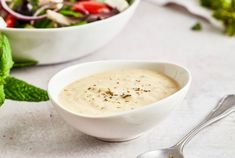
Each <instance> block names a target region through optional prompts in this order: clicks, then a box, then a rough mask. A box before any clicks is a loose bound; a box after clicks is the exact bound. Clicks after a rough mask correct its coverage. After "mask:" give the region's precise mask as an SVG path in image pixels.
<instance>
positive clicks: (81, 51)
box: [0, 0, 140, 64]
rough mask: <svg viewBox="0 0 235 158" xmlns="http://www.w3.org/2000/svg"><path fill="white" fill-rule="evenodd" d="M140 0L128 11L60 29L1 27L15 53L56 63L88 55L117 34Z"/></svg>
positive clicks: (20, 57) (44, 61) (44, 62)
mask: <svg viewBox="0 0 235 158" xmlns="http://www.w3.org/2000/svg"><path fill="white" fill-rule="evenodd" d="M139 1H140V0H134V1H133V3H132V4H131V6H130V7H129V8H128V9H127V10H125V11H124V12H122V13H120V14H118V15H115V16H113V17H110V18H108V19H105V20H101V21H97V22H93V23H89V24H86V25H81V26H73V27H64V28H57V29H17V28H10V29H9V28H5V29H0V31H1V32H3V33H5V34H6V35H7V36H8V37H9V39H10V42H11V46H12V50H13V56H14V57H15V58H18V59H33V60H37V61H38V62H39V64H52V63H60V62H65V61H69V60H73V59H76V58H79V57H82V56H84V55H87V54H89V53H91V52H94V51H95V50H97V49H99V48H101V47H102V46H104V45H105V44H107V43H108V42H109V41H110V40H111V39H112V38H113V37H114V36H116V35H117V34H118V33H119V32H120V31H121V30H122V28H123V27H124V25H125V24H126V23H127V22H128V20H129V19H130V17H131V16H132V14H133V13H134V11H135V9H136V7H137V5H138V3H139Z"/></svg>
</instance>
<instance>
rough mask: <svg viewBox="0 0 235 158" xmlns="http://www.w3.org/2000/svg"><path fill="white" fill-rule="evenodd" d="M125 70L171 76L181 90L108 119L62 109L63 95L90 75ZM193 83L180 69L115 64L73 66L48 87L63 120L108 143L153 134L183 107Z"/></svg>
mask: <svg viewBox="0 0 235 158" xmlns="http://www.w3.org/2000/svg"><path fill="white" fill-rule="evenodd" d="M123 68H147V69H152V70H156V71H158V72H161V73H163V74H166V75H168V76H169V77H171V78H173V79H174V80H176V81H177V82H178V84H179V85H180V87H181V88H180V90H179V91H177V92H176V93H174V94H173V95H171V96H169V97H167V98H165V99H162V100H160V101H158V102H156V103H154V104H151V105H146V106H144V107H142V108H139V109H136V110H132V111H126V112H121V113H117V114H113V115H108V116H107V115H106V116H88V115H84V114H79V113H75V112H73V111H70V110H68V109H66V108H64V107H63V105H61V103H60V102H59V98H58V96H59V93H60V92H61V90H62V89H63V88H64V87H65V86H67V85H68V84H70V83H71V82H74V81H76V80H78V79H81V78H83V77H87V76H89V75H92V74H95V73H99V72H104V71H109V70H113V69H123ZM190 83H191V74H190V72H189V71H188V70H187V69H186V68H184V67H182V66H179V65H176V64H171V63H163V62H155V61H136V60H134V61H133V60H129V61H128V60H116V61H115V60H111V61H97V62H89V63H83V64H78V65H74V66H71V67H69V68H66V69H64V70H62V71H60V72H58V73H57V74H55V75H54V76H53V77H52V79H51V80H50V81H49V84H48V93H49V97H50V100H51V102H52V104H53V105H54V107H55V109H56V110H57V112H58V113H59V114H60V115H61V116H62V118H63V119H64V120H65V121H66V122H67V123H69V124H70V125H72V126H73V127H75V128H76V129H78V130H80V131H82V132H83V133H85V134H87V135H90V136H94V137H96V138H99V139H102V140H105V141H126V140H130V139H133V138H136V137H138V136H140V135H142V134H143V133H145V132H147V131H149V130H151V129H152V128H153V127H154V126H155V125H156V124H158V123H159V122H160V121H161V120H163V119H164V118H166V117H167V115H168V114H169V113H170V112H171V111H172V110H173V109H174V107H175V106H177V105H179V104H181V102H182V101H183V99H184V97H185V95H186V93H187V91H188V89H189V86H190Z"/></svg>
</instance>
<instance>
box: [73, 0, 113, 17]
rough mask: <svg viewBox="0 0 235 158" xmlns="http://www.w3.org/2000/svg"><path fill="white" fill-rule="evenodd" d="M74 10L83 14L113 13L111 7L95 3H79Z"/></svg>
mask: <svg viewBox="0 0 235 158" xmlns="http://www.w3.org/2000/svg"><path fill="white" fill-rule="evenodd" d="M72 9H73V11H76V12H81V13H83V14H99V13H109V12H110V11H111V9H110V7H109V6H108V5H106V4H105V3H102V2H95V1H81V2H77V3H76V4H75V5H74V6H73V8H72Z"/></svg>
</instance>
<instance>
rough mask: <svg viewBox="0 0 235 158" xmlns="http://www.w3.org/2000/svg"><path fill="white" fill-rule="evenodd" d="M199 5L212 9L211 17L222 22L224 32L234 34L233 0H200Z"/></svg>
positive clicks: (234, 2)
mask: <svg viewBox="0 0 235 158" xmlns="http://www.w3.org/2000/svg"><path fill="white" fill-rule="evenodd" d="M200 2H201V5H202V6H204V7H206V8H208V9H211V10H213V17H215V18H216V19H218V20H220V21H222V22H223V24H224V26H225V34H226V35H228V36H234V35H235V0H200Z"/></svg>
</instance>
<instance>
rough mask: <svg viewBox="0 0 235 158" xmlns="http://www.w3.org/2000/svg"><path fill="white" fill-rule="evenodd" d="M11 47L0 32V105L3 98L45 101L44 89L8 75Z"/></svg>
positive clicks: (10, 64) (46, 95)
mask: <svg viewBox="0 0 235 158" xmlns="http://www.w3.org/2000/svg"><path fill="white" fill-rule="evenodd" d="M13 64H14V62H13V60H12V54H11V48H10V44H9V41H8V39H7V37H6V36H5V35H4V34H2V33H0V106H1V105H2V104H3V103H4V101H5V99H11V100H18V101H31V102H39V101H47V100H48V94H47V92H46V91H45V90H43V89H40V88H37V87H35V86H33V85H31V84H28V83H26V82H24V81H22V80H19V79H16V78H14V77H11V76H10V70H11V68H12V67H13Z"/></svg>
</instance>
